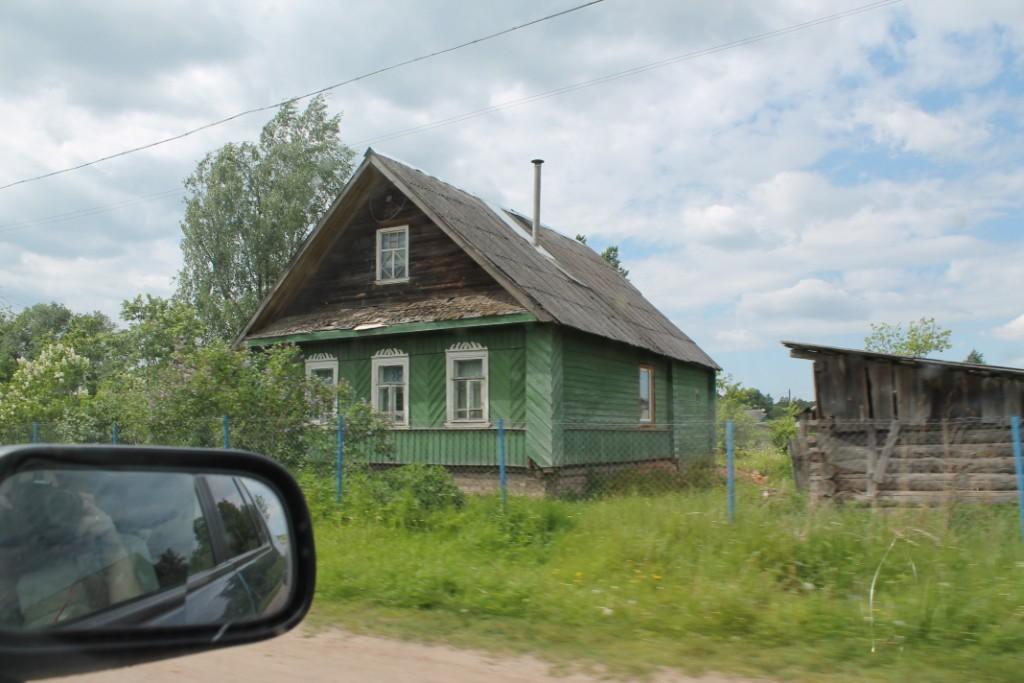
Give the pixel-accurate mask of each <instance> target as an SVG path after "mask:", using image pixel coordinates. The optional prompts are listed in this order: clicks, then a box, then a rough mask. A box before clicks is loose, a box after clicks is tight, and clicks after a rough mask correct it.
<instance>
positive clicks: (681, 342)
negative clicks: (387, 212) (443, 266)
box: [367, 151, 719, 370]
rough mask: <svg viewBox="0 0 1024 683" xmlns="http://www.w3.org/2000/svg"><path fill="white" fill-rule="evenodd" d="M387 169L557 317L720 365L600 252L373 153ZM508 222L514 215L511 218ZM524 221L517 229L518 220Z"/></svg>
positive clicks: (667, 352)
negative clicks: (534, 230)
mask: <svg viewBox="0 0 1024 683" xmlns="http://www.w3.org/2000/svg"><path fill="white" fill-rule="evenodd" d="M367 155H368V156H369V157H371V158H372V160H373V161H375V162H377V163H379V164H380V166H381V167H383V170H384V171H385V173H386V174H387V175H389V176H391V177H392V179H393V180H395V181H397V182H398V183H399V184H400V186H404V187H405V188H407V189H408V190H409V191H410V192H411V193H412V194H413V195H414V199H415V200H417V201H419V202H420V203H421V204H423V205H424V206H425V207H426V208H427V209H428V210H429V212H431V213H433V214H434V215H435V216H436V217H437V219H438V220H439V221H440V222H442V223H443V224H444V225H442V226H441V227H442V229H447V230H449V231H451V232H453V233H455V235H456V236H457V237H458V238H460V241H462V242H463V243H464V244H466V245H469V247H470V248H471V249H472V250H473V251H474V252H475V254H474V255H475V256H476V257H477V258H480V259H483V260H486V261H487V262H489V263H490V264H491V266H492V267H494V268H495V269H497V270H499V271H500V272H501V273H502V274H503V275H504V276H505V277H506V278H507V279H508V280H510V281H511V282H513V283H514V284H515V286H516V287H518V288H519V289H520V291H521V292H522V293H523V294H525V295H526V296H527V297H528V298H529V299H530V301H532V302H533V303H534V304H535V305H537V306H538V307H539V308H541V309H542V310H543V311H545V312H546V313H547V314H549V315H550V316H551V318H552V319H554V320H555V321H556V322H558V323H560V324H562V325H566V326H567V327H572V328H575V329H578V330H581V331H583V332H589V333H591V334H596V335H598V336H601V337H605V338H608V339H613V340H615V341H620V342H625V343H627V344H630V345H632V346H636V347H639V348H642V349H647V350H649V351H653V352H655V353H659V354H662V355H665V356H669V357H671V358H675V359H678V360H682V361H686V362H689V363H695V364H697V365H703V366H705V367H709V368H713V369H716V370H717V369H718V368H719V366H718V364H716V363H715V361H713V360H712V359H711V357H710V356H708V355H707V354H706V353H704V351H703V350H702V349H701V348H700V347H699V346H697V344H696V343H694V341H693V340H692V339H690V338H689V337H688V336H687V335H686V334H685V333H683V331H682V330H680V329H679V328H678V327H676V326H675V325H674V324H673V323H672V321H670V320H669V319H668V318H666V317H665V316H664V315H663V314H662V313H661V312H660V311H659V310H658V309H657V308H655V307H654V306H653V305H652V304H651V303H650V302H649V301H647V299H645V298H644V296H643V295H642V294H641V293H640V291H639V290H637V289H636V287H634V286H633V285H632V284H631V283H630V282H629V281H628V280H627V279H626V278H624V277H622V276H621V275H620V274H619V273H618V272H617V271H616V270H615V269H614V268H612V267H611V266H609V265H608V264H607V263H605V261H604V260H603V259H602V258H601V256H600V255H599V254H597V253H596V252H594V250H592V249H591V248H589V247H587V246H586V245H584V244H581V243H579V242H577V241H576V240H574V239H571V238H568V237H565V236H564V235H561V234H560V233H558V232H555V231H554V230H551V229H549V228H546V227H542V228H541V231H540V234H539V235H538V242H539V246H540V248H539V249H538V248H537V246H535V245H533V244H532V242H531V241H530V238H529V234H528V233H527V230H528V226H529V221H528V220H527V219H526V218H525V217H523V216H521V215H520V214H517V213H514V212H506V213H507V216H506V217H503V216H501V215H500V214H499V213H498V212H499V211H502V209H497V208H492V207H491V206H489V205H488V204H487V203H486V202H484V201H483V200H482V199H480V198H479V197H476V196H474V195H472V194H470V193H469V192H466V191H464V190H461V189H459V188H457V187H454V186H453V185H449V184H448V183H446V182H444V181H442V180H438V179H437V178H435V177H433V176H430V175H427V174H426V173H424V172H423V171H420V170H418V169H415V168H412V167H410V166H407V165H405V164H403V163H400V162H398V161H396V160H394V159H390V158H388V157H385V156H382V155H380V154H377V153H376V152H372V151H370V152H368V153H367ZM509 219H511V220H509ZM516 223H518V224H519V225H521V226H522V229H521V230H517V229H516V227H515V225H516Z"/></svg>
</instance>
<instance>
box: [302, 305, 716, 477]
mask: <svg viewBox="0 0 1024 683" xmlns="http://www.w3.org/2000/svg"><path fill="white" fill-rule="evenodd" d="M457 342H475V343H478V344H480V345H482V346H484V347H486V348H487V350H488V363H489V370H490V372H489V377H488V390H489V400H490V418H491V423H492V426H491V428H489V429H461V430H460V429H446V428H444V423H445V420H446V419H447V406H446V400H447V392H446V385H445V382H446V377H445V370H446V368H445V351H446V350H447V349H448V348H449V347H450V346H452V345H453V344H455V343H457ZM302 346H303V349H304V351H305V352H306V353H307V354H314V353H328V354H331V355H333V356H335V357H337V358H338V359H339V361H340V362H339V373H340V377H342V378H343V379H345V380H346V381H347V382H348V383H349V384H350V385H351V386H352V388H353V390H354V392H355V394H356V396H357V397H359V398H361V399H364V400H369V398H370V364H371V357H372V356H373V355H374V354H375V353H377V352H378V351H380V350H382V349H391V348H394V349H398V350H400V351H402V352H403V353H406V354H407V355H408V356H409V408H410V411H409V412H410V423H411V424H410V428H409V429H396V430H395V431H394V439H395V444H396V448H397V456H396V460H397V462H403V463H404V462H429V463H436V464H444V465H488V466H490V465H496V464H497V435H496V430H495V429H494V427H493V425H494V424H495V423H496V421H497V420H498V419H499V418H503V419H504V420H505V423H506V427H507V429H508V441H507V449H508V450H507V453H508V463H509V465H510V466H516V467H524V466H527V465H528V464H529V462H530V461H532V462H533V463H535V464H536V465H538V466H540V467H557V466H559V465H578V464H587V463H606V462H629V461H637V460H651V459H666V458H673V457H693V456H700V455H705V454H707V453H709V452H710V449H711V448H712V446H713V443H714V429H713V420H714V373H713V372H711V371H710V370H708V369H706V368H701V367H697V366H693V365H689V364H686V363H681V362H678V361H671V360H669V359H666V358H664V357H660V356H656V355H653V354H650V353H647V352H644V351H641V350H639V349H636V348H633V347H631V346H628V345H625V344H619V343H617V342H612V341H609V340H606V339H602V338H600V337H596V336H593V335H588V334H584V333H580V332H575V331H572V330H567V329H564V328H561V327H558V326H555V325H551V324H542V323H527V324H525V325H517V326H512V325H503V326H498V327H493V328H468V329H458V330H447V331H438V332H421V333H419V334H410V335H395V336H391V337H383V336H381V337H372V338H364V339H344V340H327V341H319V342H315V343H309V342H307V343H304V344H303V345H302ZM642 363H643V364H648V365H650V366H652V367H653V368H654V396H655V416H654V417H655V422H654V424H653V425H640V423H639V417H640V405H639V366H640V364H642Z"/></svg>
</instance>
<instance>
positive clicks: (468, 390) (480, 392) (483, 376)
mask: <svg viewBox="0 0 1024 683" xmlns="http://www.w3.org/2000/svg"><path fill="white" fill-rule="evenodd" d="M460 346H470V347H475V348H471V349H467V350H454V351H453V350H449V351H448V354H447V358H448V423H449V425H451V426H469V425H482V424H487V422H488V405H487V404H488V395H487V349H485V348H483V347H482V346H479V345H476V344H473V345H468V344H464V345H460Z"/></svg>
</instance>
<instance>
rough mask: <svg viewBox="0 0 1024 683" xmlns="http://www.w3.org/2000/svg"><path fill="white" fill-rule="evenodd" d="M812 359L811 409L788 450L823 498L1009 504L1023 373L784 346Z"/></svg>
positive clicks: (801, 480)
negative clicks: (1012, 423) (1013, 427)
mask: <svg viewBox="0 0 1024 683" xmlns="http://www.w3.org/2000/svg"><path fill="white" fill-rule="evenodd" d="M782 343H783V344H784V345H785V346H786V347H788V348H789V349H790V355H791V356H792V357H794V358H802V359H805V360H811V361H813V362H814V393H815V401H816V403H815V406H814V409H813V410H812V411H810V412H808V413H805V414H803V415H801V416H800V418H799V435H798V437H797V438H796V439H794V440H793V442H792V443H791V444H790V453H791V456H792V458H793V464H794V472H795V474H796V478H797V483H798V484H799V485H801V486H803V487H806V488H807V489H808V490H810V492H811V493H812V495H813V496H814V497H816V498H836V499H855V500H868V501H872V502H874V501H890V502H897V503H898V502H910V503H935V502H943V501H946V500H950V499H957V500H976V501H991V502H1009V501H1011V500H1013V499H1014V496H1015V495H1016V494H1015V491H1016V479H1015V477H1014V464H1013V457H1012V455H1013V453H1012V444H1011V441H1010V429H1009V418H1010V416H1012V415H1020V412H1021V406H1022V395H1024V369H1020V368H1009V367H999V366H992V365H975V364H972V363H956V362H951V361H942V360H935V359H931V358H909V357H905V356H897V355H891V354H885V353H875V352H870V351H864V350H860V349H844V348H837V347H833V346H821V345H814V344H802V343H798V342H782Z"/></svg>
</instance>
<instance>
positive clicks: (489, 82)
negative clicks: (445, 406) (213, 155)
mask: <svg viewBox="0 0 1024 683" xmlns="http://www.w3.org/2000/svg"><path fill="white" fill-rule="evenodd" d="M141 7H142V6H137V7H136V6H134V5H133V7H132V8H131V10H130V11H127V10H126V11H125V12H113V11H111V12H102V13H98V12H86V11H80V12H75V13H74V14H73V18H74V24H75V25H74V26H72V25H71V23H72V22H71V21H70V20H69V19H67V18H66V17H65V16H64V15H61V16H60V17H56V18H55V19H54V21H51V22H49V23H47V22H43V23H40V22H39V21H25V20H23V17H22V16H21V15H24V14H27V13H28V12H27V11H26V10H24V9H23V8H22V9H21V10H18V9H17V8H11V7H8V6H6V5H5V6H3V7H0V56H2V55H3V54H4V52H3V51H4V49H5V47H4V46H5V45H6V46H7V48H6V49H8V50H18V51H20V52H24V53H31V54H34V55H39V58H38V59H37V60H33V61H31V62H29V63H26V64H23V65H22V69H23V70H24V73H20V74H19V79H18V83H17V88H11V89H8V90H5V92H4V93H0V120H3V121H4V122H5V126H4V128H3V130H2V131H0V158H3V159H4V160H5V164H4V169H3V175H4V176H5V177H4V178H0V181H3V180H5V179H8V178H14V177H18V176H23V175H30V174H34V173H37V172H39V171H42V170H47V169H50V168H53V167H56V166H61V165H67V164H71V163H76V162H80V161H82V160H84V159H88V158H90V157H92V156H99V155H102V154H106V153H109V152H111V151H116V150H118V149H123V148H124V147H127V146H131V145H133V144H139V143H142V142H146V141H148V140H150V139H154V138H157V137H163V136H166V135H169V134H174V133H177V132H180V131H181V130H184V129H186V128H189V127H191V126H194V125H196V124H198V123H202V122H205V121H207V120H211V119H214V118H218V117H220V116H223V115H226V114H229V113H232V112H233V111H236V110H240V109H244V108H247V107H249V106H253V105H257V104H263V103H266V102H270V101H273V100H275V99H280V98H283V97H286V96H289V95H292V94H294V93H297V92H302V91H306V90H311V89H313V88H315V87H317V86H319V85H323V84H326V83H330V82H337V81H339V80H342V79H343V78H345V77H348V76H352V75H355V74H358V73H361V72H364V71H368V70H370V69H372V68H375V67H378V66H380V65H382V64H388V63H392V62H394V61H397V60H399V59H402V58H406V57H410V56H413V55H416V54H420V53H423V52H428V51H431V50H435V49H438V48H439V47H443V46H445V45H449V44H453V43H456V42H459V41H461V40H466V39H469V38H472V37H474V36H477V35H481V34H484V33H487V32H489V31H493V30H498V29H500V28H502V27H504V26H508V25H511V24H514V23H517V22H519V21H522V20H524V19H528V18H531V17H534V16H539V15H541V14H544V13H546V12H547V11H549V7H547V5H545V4H543V3H540V2H537V3H533V4H531V3H525V4H524V3H507V4H503V5H493V6H492V5H487V6H484V5H479V6H478V5H473V4H466V3H462V2H456V1H455V0H439V2H437V3H432V4H431V7H430V9H429V10H428V9H426V8H424V6H423V5H422V3H414V2H401V3H398V4H397V5H394V4H393V5H374V4H372V3H370V4H366V3H364V4H362V5H354V6H345V7H341V6H338V7H323V6H319V5H304V4H289V5H281V4H279V3H273V2H259V3H257V4H256V5H254V6H250V5H247V6H245V7H244V8H243V7H242V6H241V5H239V6H238V7H237V8H235V9H233V8H232V7H231V6H230V3H229V4H228V5H224V6H221V5H216V6H213V7H207V6H206V5H201V4H191V5H189V4H186V5H185V6H178V7H176V8H174V10H173V11H171V10H164V9H153V10H151V13H152V14H153V17H152V18H153V21H152V22H149V23H148V24H147V23H146V22H144V21H142V20H141V19H140V18H139V17H140V13H141V14H142V15H145V14H146V12H147V11H148V10H145V9H144V8H142V9H139V8H141ZM35 13H38V12H35ZM824 13H827V12H826V10H823V9H821V8H820V7H819V6H817V5H813V4H808V3H806V2H804V1H803V0H775V1H773V2H766V3H757V4H751V3H736V2H721V3H678V2H668V1H665V2H651V3H648V4H647V5H645V12H644V13H641V14H638V13H637V12H636V11H635V8H634V7H632V6H631V5H630V3H603V4H601V5H598V6H596V7H594V8H591V9H588V10H585V11H582V12H579V13H576V14H573V15H571V16H568V17H563V18H561V19H558V20H555V21H552V22H547V23H546V24H543V25H541V26H538V27H535V28H533V29H530V30H527V31H523V32H520V33H517V34H516V35H514V36H508V37H505V38H501V39H499V40H496V41H492V42H489V43H485V44H482V45H478V46H474V47H472V48H467V49H465V50H462V51H459V52H456V53H453V54H450V55H446V56H444V57H441V58H438V59H435V60H430V61H427V62H422V63H420V64H417V65H415V66H412V67H409V68H405V69H400V70H396V71H393V72H389V73H387V74H384V75H382V76H380V77H377V78H373V79H369V80H366V81H361V82H360V83H357V84H354V85H351V86H346V87H344V88H341V89H339V90H337V91H336V92H335V93H333V94H332V96H331V98H330V100H329V104H330V106H331V107H332V108H333V109H334V110H335V111H344V114H345V116H344V119H343V122H342V131H343V136H344V137H345V138H346V139H348V140H361V139H365V138H371V137H374V136H377V135H380V134H382V133H389V132H392V131H395V130H401V129H405V128H409V127H412V126H417V125H421V124H426V123H429V122H431V121H436V120H439V119H442V118H445V117H450V116H453V115H458V114H460V113H462V112H466V111H470V110H473V109H477V108H480V107H484V106H487V105H488V104H494V103H500V102H504V101H507V100H508V99H512V98H517V97H521V96H523V95H530V94H534V93H538V92H542V91H544V90H548V89H551V88H555V87H558V86H561V85H565V84H568V83H573V82H578V81H583V80H586V79H589V78H593V77H595V76H600V75H602V74H607V73H612V72H615V71H620V70H622V69H626V68H629V67H632V66H635V65H637V64H642V63H646V62H653V61H655V60H659V59H664V58H666V57H670V56H673V55H678V54H682V53H684V52H688V51H692V50H697V49H701V48H705V47H709V46H711V45H714V44H716V43H724V42H728V41H731V40H736V39H737V38H742V37H743V36H746V35H752V34H756V33H760V32H763V31H766V30H771V29H776V28H779V27H781V26H784V25H786V24H789V23H796V22H800V21H806V20H808V19H811V18H814V17H815V16H818V15H820V14H824ZM112 15H114V16H113V18H112ZM178 15H181V16H188V19H189V20H188V21H183V20H182V21H179V19H180V17H179V16H178ZM117 16H123V17H129V18H127V19H125V18H122V19H117V18H116V17H117ZM90 21H93V22H96V23H99V24H102V26H100V27H99V28H100V29H103V30H98V29H95V28H94V29H93V30H91V31H90V30H89V29H90V27H89V26H88V24H89V22H90ZM117 22H122V23H123V22H128V23H129V24H131V25H133V26H143V25H152V26H161V25H162V26H164V27H165V28H166V33H167V35H168V36H172V37H173V40H170V39H166V38H165V37H164V36H162V35H155V34H154V35H152V36H149V37H147V36H146V35H138V36H133V39H132V40H133V43H132V44H133V45H138V44H145V43H146V41H147V40H149V41H150V42H153V44H154V45H157V46H158V48H157V49H155V50H154V51H153V52H145V54H142V53H140V56H139V58H138V59H137V60H135V62H131V61H130V60H128V59H126V58H125V57H124V56H123V54H121V52H120V51H121V50H122V49H124V48H121V47H118V46H117V45H114V44H112V43H111V44H109V45H106V44H104V42H103V41H100V42H90V44H89V48H90V50H83V49H81V46H78V45H77V44H74V43H73V42H72V43H69V42H68V41H67V37H68V36H75V35H89V34H102V35H108V34H110V32H111V31H113V29H114V28H116V27H117ZM121 27H122V28H123V26H121ZM339 32H340V33H339ZM339 35H344V36H345V37H344V39H343V40H342V39H339V37H338V36H339ZM5 39H6V40H5ZM60 39H63V41H64V42H61V40H60ZM107 42H109V41H107ZM178 46H180V49H179V47H178ZM71 47H75V49H71ZM1022 54H1024V3H1020V2H1015V1H1013V0H989V1H988V2H977V3H926V4H921V3H906V4H904V5H901V6H899V7H896V8H889V9H885V10H881V11H876V12H870V13H866V14H862V15H858V16H856V17H850V18H847V19H844V20H842V21H839V22H835V23H831V24H827V25H822V26H818V27H815V28H813V29H809V30H806V31H801V32H797V33H793V34H790V35H787V36H783V37H779V38H776V39H772V40H768V41H763V42H760V43H757V44H754V45H748V46H744V47H740V48H737V49H734V50H730V51H727V52H721V53H718V54H714V55H709V56H706V57H702V58H699V59H695V60H692V61H687V62H682V63H679V64H676V65H673V66H669V67H666V68H663V69H658V70H654V71H651V72H648V73H646V74H643V75H640V76H637V77H634V78H627V79H621V80H618V81H614V82H611V83H608V84H605V85H602V86H598V87H595V88H591V89H584V90H581V91H578V92H574V93H570V94H566V95H564V96H560V97H554V98H549V99H544V100H540V101H538V102H535V103H533V104H530V105H526V106H521V107H514V108H510V109H505V110H501V111H498V112H494V113H490V114H487V115H485V116H480V117H476V118H471V119H468V120H465V121H462V122H460V123H458V124H456V125H452V126H445V127H441V128H437V129H435V130H432V131H430V132H426V133H420V134H416V135H410V136H408V137H402V138H398V139H394V140H390V141H387V142H383V143H380V144H379V145H377V147H378V148H379V149H380V150H381V151H382V152H384V153H389V154H393V155H395V156H397V157H399V158H405V159H408V160H409V161H410V162H413V163H415V164H416V165H418V166H420V167H422V168H424V169H426V170H428V171H429V172H431V173H433V174H435V175H437V176H439V177H441V178H444V179H446V180H448V181H450V182H453V183H455V184H458V185H461V186H463V187H466V188H467V189H470V190H472V191H475V192H477V193H480V194H483V195H485V196H487V197H488V198H491V199H494V200H496V201H497V202H499V203H501V204H503V205H506V206H512V207H516V208H520V209H524V210H525V209H529V207H530V193H531V177H532V175H531V174H532V170H531V168H530V165H529V160H530V159H531V158H533V157H535V156H541V157H544V158H545V159H546V160H547V162H548V163H547V164H546V165H545V168H544V207H543V213H544V220H545V222H547V223H549V224H551V225H554V226H558V227H561V228H562V229H564V230H565V231H566V232H567V233H569V234H575V233H577V232H582V233H587V234H588V235H590V236H591V240H592V243H595V244H598V245H600V244H620V245H621V246H622V248H623V257H624V259H625V261H626V267H627V268H629V269H630V270H631V272H632V275H631V278H632V280H633V282H634V283H636V284H637V286H638V287H640V289H641V290H642V291H644V292H645V293H646V294H647V295H648V296H649V297H650V298H651V299H652V300H653V301H654V302H655V303H656V304H657V305H658V306H659V307H661V308H662V309H663V310H665V311H666V312H667V313H669V314H670V315H671V316H673V317H674V319H675V320H677V321H678V322H679V323H680V325H681V327H683V329H684V330H686V331H687V332H688V333H689V334H691V335H692V336H694V337H695V338H697V339H698V340H699V341H703V342H704V343H707V344H708V345H709V346H710V347H712V348H711V350H712V351H714V350H715V348H718V349H723V350H738V349H746V348H760V347H761V346H763V345H764V344H766V343H774V340H777V339H778V338H779V336H781V335H787V336H799V337H805V336H808V335H810V336H827V335H833V334H850V333H856V332H857V331H858V330H861V331H863V327H864V326H865V325H866V321H870V320H892V321H896V320H907V319H913V318H917V317H920V316H921V315H925V314H926V315H934V316H935V317H937V318H939V319H940V320H942V321H972V320H982V319H987V320H1008V319H1010V318H1012V317H1013V316H1016V315H1018V314H1019V313H1020V310H1019V307H1018V305H1017V303H1016V302H1015V297H1014V295H1013V292H1014V291H1015V287H1016V284H1017V283H1019V282H1021V281H1024V242H1021V240H1020V238H1019V237H1018V236H1007V235H1005V234H994V232H993V229H992V228H991V226H992V225H993V222H994V221H995V220H997V219H1000V218H1005V217H1007V216H1014V215H1016V214H1018V213H1019V212H1020V210H1021V209H1022V208H1024V206H1022V204H1024V200H1022V198H1024V172H1021V171H1020V168H1021V163H1020V161H1021V158H1022V156H1024V137H1022V136H1021V135H1020V134H1019V133H1018V132H1016V129H1015V127H1014V125H1009V124H1007V123H1006V122H1007V121H1015V120H1019V119H1020V117H1021V115H1024V96H1022V94H1021V93H1020V92H1019V89H1017V88H1016V86H1013V85H1012V84H1011V85H1004V84H1002V83H1001V82H1000V78H1001V76H1003V75H1011V76H1013V77H1016V75H1017V74H1019V69H1020V65H1021V63H1022V62H1021V59H1022ZM1004 80H1006V81H1008V82H1012V80H1013V79H1012V78H1010V79H1004ZM269 115H270V113H269V112H267V114H266V116H261V115H257V116H254V117H249V118H247V119H243V120H241V121H239V122H237V123H235V124H231V125H230V126H226V127H224V128H220V129H214V130H212V131H209V132H207V133H203V134H201V135H197V136H194V137H192V138H188V139H186V140H185V141H182V142H179V143H173V144H170V145H167V146H165V147H162V148H160V150H159V152H154V153H145V154H141V155H138V156H135V157H130V158H128V159H124V160H119V161H115V162H110V163H109V164H104V165H100V166H97V167H95V168H93V169H89V170H87V171H83V172H81V173H76V174H72V175H68V176H64V177H62V178H56V179H53V180H52V181H47V182H45V183H37V184H34V185H26V186H22V187H19V188H12V190H10V191H6V192H0V216H2V218H0V223H4V224H6V223H11V222H17V221H23V220H30V219H33V218H38V217H41V216H46V215H52V214H55V213H60V212H63V211H70V210H73V209H78V208H83V207H89V206H95V205H97V204H108V203H114V202H126V201H129V200H131V199H132V198H133V197H138V196H139V195H144V194H148V193H152V192H156V191H159V190H163V189H168V188H171V187H175V186H179V185H180V182H181V180H182V179H183V178H184V177H185V176H186V175H187V174H188V173H189V172H190V170H191V168H192V167H193V165H194V163H195V162H196V161H197V160H198V158H199V157H201V156H202V154H203V153H205V152H206V151H209V150H211V149H213V148H215V147H217V146H219V145H220V144H223V143H224V142H226V141H228V140H239V139H252V138H253V137H255V135H256V134H257V133H258V130H259V127H260V125H261V124H262V123H263V121H265V120H266V118H269ZM0 184H2V182H0ZM180 216H181V206H180V203H178V202H176V201H174V200H159V201H154V202H142V203H138V204H131V205H129V206H126V207H125V208H124V209H120V210H117V211H114V212H110V213H106V214H99V215H96V216H88V217H85V218H83V219H81V220H76V221H70V222H66V223H55V224H50V225H46V226H39V227H37V228H33V229H31V230H24V231H22V230H19V231H15V232H7V233H5V232H0V241H2V242H3V244H2V246H0V287H3V288H4V289H0V293H2V294H4V295H5V296H7V297H8V298H15V294H16V295H17V300H18V302H19V303H22V304H24V303H31V302H32V300H33V299H42V298H65V297H66V300H67V301H69V302H72V301H74V302H77V305H80V306H81V307H84V308H94V307H97V306H101V307H105V306H107V304H105V303H104V304H101V303H96V302H116V301H118V300H119V299H121V298H125V297H129V296H132V295H134V294H135V293H137V292H138V291H140V290H141V289H143V288H152V289H153V291H158V292H166V291H169V287H170V278H171V277H172V276H173V275H174V273H175V271H176V269H177V267H178V257H177V254H176V251H177V250H176V241H177V239H178V236H179V235H178V225H177V224H178V220H179V219H180ZM0 230H2V227H0ZM996 232H998V231H996ZM147 245H150V246H147ZM101 273H113V274H114V275H115V276H114V277H102V276H101V275H100V274H101ZM684 323H685V324H684ZM947 324H948V322H947ZM988 325H989V326H990V325H991V323H988Z"/></svg>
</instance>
